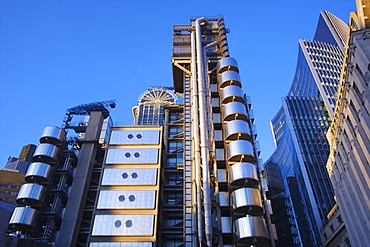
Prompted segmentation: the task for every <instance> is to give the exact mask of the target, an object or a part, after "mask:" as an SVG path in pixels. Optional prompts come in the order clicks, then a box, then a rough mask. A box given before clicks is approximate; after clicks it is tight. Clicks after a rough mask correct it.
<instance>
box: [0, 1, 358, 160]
mask: <svg viewBox="0 0 370 247" xmlns="http://www.w3.org/2000/svg"><path fill="white" fill-rule="evenodd" d="M0 4H1V26H0V30H1V33H0V35H1V36H0V100H1V101H0V107H1V108H0V114H1V115H0V167H4V166H5V163H6V161H7V158H8V156H15V157H18V155H19V152H20V150H21V148H22V146H24V145H27V144H29V143H34V144H38V139H39V137H40V135H41V132H42V130H43V128H44V127H45V126H47V125H56V126H61V124H62V120H63V118H64V113H65V110H66V109H67V108H70V107H73V106H76V105H79V104H84V103H89V102H95V101H102V100H110V99H116V100H117V108H116V109H114V110H113V111H112V116H113V120H114V121H132V115H131V108H132V107H133V106H134V105H136V104H137V98H138V97H139V95H140V94H141V93H142V92H143V91H145V90H146V89H147V88H148V87H149V86H159V85H163V86H171V85H172V74H171V51H172V48H171V42H172V25H175V24H188V23H189V18H190V17H200V16H216V15H218V14H222V15H224V18H225V24H226V26H227V28H229V29H230V31H231V32H230V33H229V34H228V40H229V47H230V54H231V56H233V57H234V58H236V59H237V61H238V63H239V69H240V75H241V78H242V83H243V90H244V92H245V93H246V94H248V95H249V96H251V99H252V104H253V105H252V108H253V110H254V115H255V118H256V121H255V123H256V125H257V131H258V139H259V141H260V146H261V150H262V154H261V157H262V158H263V160H264V161H266V160H267V159H268V157H269V156H270V155H271V153H272V152H273V151H274V149H275V146H274V142H273V138H272V134H271V130H270V124H269V122H270V120H271V119H272V118H273V116H274V115H275V114H276V112H277V110H278V109H279V107H280V106H281V97H283V96H285V95H286V94H287V92H288V90H289V87H290V84H291V82H292V80H293V76H294V72H295V67H296V63H297V52H298V39H308V40H311V39H313V35H314V31H315V28H316V24H317V20H318V17H319V12H320V10H327V11H329V12H331V13H333V14H334V15H336V16H338V17H339V18H341V19H342V20H343V21H345V22H346V23H347V22H348V18H349V12H351V11H355V0H335V1H329V0H310V1H302V0H292V1H280V0H273V1H262V0H258V1H252V0H245V1H232V0H229V1H175V0H173V1H170V0H168V1H149V0H147V1H14V0H13V1H4V0H1V3H0Z"/></svg>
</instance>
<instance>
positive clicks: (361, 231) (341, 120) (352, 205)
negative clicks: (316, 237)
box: [325, 0, 370, 246]
mask: <svg viewBox="0 0 370 247" xmlns="http://www.w3.org/2000/svg"><path fill="white" fill-rule="evenodd" d="M356 5H357V11H356V12H353V13H351V15H350V22H349V25H350V38H349V42H348V47H347V50H346V53H345V60H344V66H343V70H342V74H341V77H340V82H339V90H338V95H337V99H338V103H337V107H336V108H335V112H334V117H333V123H332V125H331V126H330V129H329V131H328V133H327V137H328V140H329V144H330V156H329V159H328V162H327V165H326V166H327V169H328V172H329V176H330V179H331V181H332V183H333V186H334V191H335V195H336V200H337V204H338V207H339V209H340V211H341V218H340V221H343V222H344V225H345V227H346V229H347V232H348V239H345V242H347V243H348V242H349V243H350V244H351V246H367V245H369V243H370V167H369V160H370V152H369V148H370V142H369V139H370V138H369V133H370V116H369V109H370V103H369V102H370V90H369V83H370V20H369V19H368V18H369V17H370V1H368V0H358V1H356ZM325 244H326V246H333V245H330V244H331V239H330V238H328V239H326V243H325ZM348 246H349V245H348Z"/></svg>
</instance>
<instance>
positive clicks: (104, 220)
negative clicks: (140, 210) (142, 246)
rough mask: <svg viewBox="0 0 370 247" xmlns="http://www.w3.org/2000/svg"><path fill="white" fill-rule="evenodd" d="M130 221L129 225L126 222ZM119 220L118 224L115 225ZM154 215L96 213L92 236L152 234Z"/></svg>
mask: <svg viewBox="0 0 370 247" xmlns="http://www.w3.org/2000/svg"><path fill="white" fill-rule="evenodd" d="M129 221H131V222H132V225H131V226H130V227H127V226H126V223H128V222H129ZM118 222H120V225H116V224H117V223H118ZM153 234H154V215H96V216H95V220H94V225H93V230H92V236H133V235H136V236H153Z"/></svg>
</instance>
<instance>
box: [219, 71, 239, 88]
mask: <svg viewBox="0 0 370 247" xmlns="http://www.w3.org/2000/svg"><path fill="white" fill-rule="evenodd" d="M230 85H236V86H238V87H242V84H241V80H240V75H239V74H238V72H235V71H233V70H229V71H225V72H223V73H222V74H220V88H224V87H227V86H230Z"/></svg>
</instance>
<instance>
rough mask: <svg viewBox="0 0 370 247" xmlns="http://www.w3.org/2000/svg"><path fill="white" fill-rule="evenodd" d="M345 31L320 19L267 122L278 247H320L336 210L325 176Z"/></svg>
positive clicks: (328, 18) (332, 20) (326, 16)
mask: <svg viewBox="0 0 370 247" xmlns="http://www.w3.org/2000/svg"><path fill="white" fill-rule="evenodd" d="M347 31H348V26H347V25H346V24H345V23H344V22H343V21H341V20H339V19H338V18H337V17H335V16H334V15H332V14H330V13H328V12H326V11H322V12H321V13H320V17H319V21H318V25H317V29H316V33H315V37H314V40H313V41H307V40H299V51H298V62H297V68H296V73H295V76H294V79H293V83H292V86H291V88H290V90H289V92H288V95H287V96H286V97H284V98H283V99H282V103H283V105H282V107H281V109H280V110H279V112H278V113H277V114H276V115H275V117H274V119H273V120H272V121H271V127H272V131H273V135H274V139H275V143H276V146H277V149H276V151H275V152H274V153H273V155H272V156H271V157H270V158H269V160H268V161H267V162H266V163H265V169H266V176H267V179H268V186H269V194H268V198H269V199H270V200H271V201H272V207H273V211H274V215H273V220H272V221H273V223H274V224H275V225H276V228H277V233H278V241H277V246H286V245H289V246H320V245H321V244H322V241H321V235H320V231H321V229H322V228H323V227H324V226H325V224H326V222H327V214H328V213H329V212H330V210H331V209H332V207H333V206H334V205H335V200H334V190H333V186H332V184H331V181H330V179H329V176H328V172H327V170H326V166H325V164H326V161H327V158H328V155H329V151H330V148H329V145H328V142H327V140H326V131H327V129H328V128H329V126H330V123H331V121H332V117H333V115H334V114H333V112H334V109H335V105H336V92H337V91H338V81H339V76H340V73H341V68H342V63H343V51H344V48H345V44H346V42H347V41H346V40H347V36H346V33H347Z"/></svg>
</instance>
